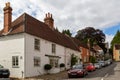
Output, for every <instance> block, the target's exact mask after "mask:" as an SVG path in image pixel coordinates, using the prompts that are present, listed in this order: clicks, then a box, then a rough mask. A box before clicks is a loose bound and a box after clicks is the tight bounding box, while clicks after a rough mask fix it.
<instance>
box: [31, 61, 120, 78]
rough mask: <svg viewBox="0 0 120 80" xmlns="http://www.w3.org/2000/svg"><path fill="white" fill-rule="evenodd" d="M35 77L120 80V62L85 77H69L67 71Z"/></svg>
mask: <svg viewBox="0 0 120 80" xmlns="http://www.w3.org/2000/svg"><path fill="white" fill-rule="evenodd" d="M33 78H34V79H32V80H36V79H37V80H39V79H43V80H120V62H114V63H113V64H111V65H109V66H106V67H103V68H101V69H97V70H96V71H94V72H89V73H88V75H87V76H85V77H84V78H68V75H67V71H63V72H60V73H56V74H49V75H42V76H37V77H33ZM29 80H30V79H29Z"/></svg>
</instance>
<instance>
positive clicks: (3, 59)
mask: <svg viewBox="0 0 120 80" xmlns="http://www.w3.org/2000/svg"><path fill="white" fill-rule="evenodd" d="M12 56H19V68H12ZM20 58H21V59H20ZM0 64H1V65H3V66H4V67H5V68H8V69H9V70H10V76H11V77H22V73H21V71H24V34H15V35H8V36H2V37H0Z"/></svg>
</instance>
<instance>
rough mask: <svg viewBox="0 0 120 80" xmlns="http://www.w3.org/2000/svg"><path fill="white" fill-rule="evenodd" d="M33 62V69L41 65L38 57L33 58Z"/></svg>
mask: <svg viewBox="0 0 120 80" xmlns="http://www.w3.org/2000/svg"><path fill="white" fill-rule="evenodd" d="M33 61H34V67H40V64H41V60H40V57H36V56H35V57H34V59H33ZM36 61H37V62H36Z"/></svg>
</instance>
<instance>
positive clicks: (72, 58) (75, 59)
mask: <svg viewBox="0 0 120 80" xmlns="http://www.w3.org/2000/svg"><path fill="white" fill-rule="evenodd" d="M77 61H78V59H77V56H75V55H74V54H72V55H71V67H72V66H73V65H75V64H76V63H77Z"/></svg>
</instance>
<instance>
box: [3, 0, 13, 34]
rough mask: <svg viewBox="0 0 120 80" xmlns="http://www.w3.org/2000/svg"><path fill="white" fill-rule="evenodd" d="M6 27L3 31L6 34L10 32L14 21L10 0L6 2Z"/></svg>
mask: <svg viewBox="0 0 120 80" xmlns="http://www.w3.org/2000/svg"><path fill="white" fill-rule="evenodd" d="M3 10H4V29H3V32H4V33H5V34H6V33H8V32H9V29H10V27H11V22H12V8H11V7H10V2H7V3H6V6H5V7H4V9H3Z"/></svg>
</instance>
